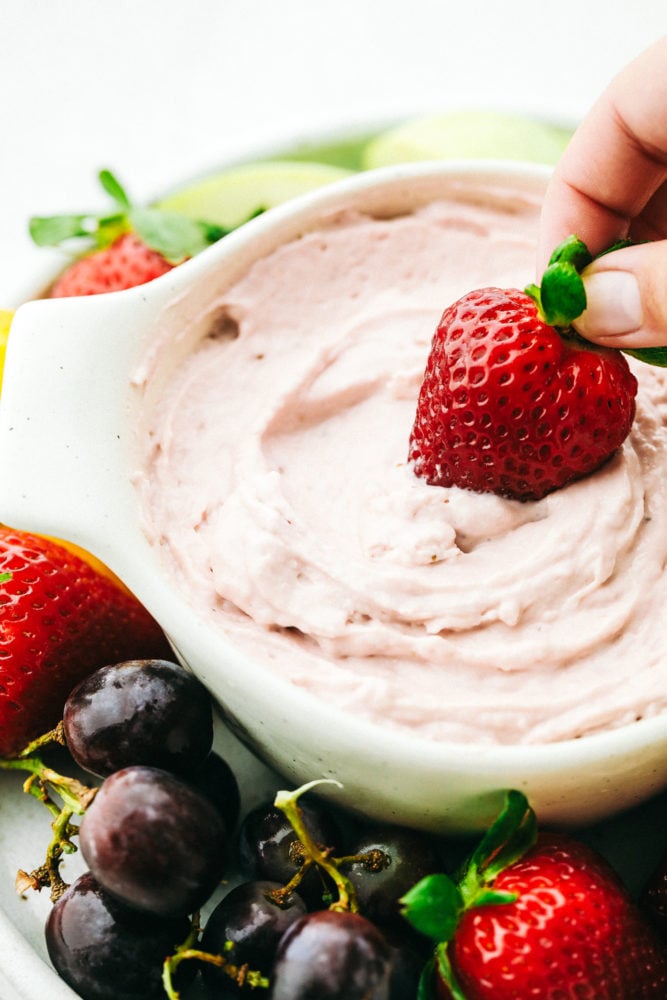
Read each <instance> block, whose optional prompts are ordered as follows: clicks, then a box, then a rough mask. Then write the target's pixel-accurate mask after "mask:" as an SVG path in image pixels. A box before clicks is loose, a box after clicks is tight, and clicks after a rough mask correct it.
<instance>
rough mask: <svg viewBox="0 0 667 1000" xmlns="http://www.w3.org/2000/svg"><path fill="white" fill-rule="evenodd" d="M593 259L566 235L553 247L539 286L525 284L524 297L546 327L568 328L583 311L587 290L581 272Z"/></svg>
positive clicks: (574, 240)
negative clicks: (547, 325)
mask: <svg viewBox="0 0 667 1000" xmlns="http://www.w3.org/2000/svg"><path fill="white" fill-rule="evenodd" d="M592 260H593V257H592V256H591V254H590V251H589V250H588V247H587V246H586V244H585V243H584V242H582V240H580V239H579V237H578V236H568V238H567V239H566V240H563V242H562V243H559V245H558V246H557V247H556V249H555V250H554V252H553V253H552V255H551V257H550V258H549V264H548V267H547V269H546V271H545V272H544V274H543V275H542V282H541V284H540V285H528V287H527V288H526V289H525V292H526V295H530V297H531V299H533V301H534V302H535V304H536V305H537V309H538V312H539V314H540V317H541V319H543V320H544V322H545V323H548V324H549V326H555V327H558V328H559V329H560V328H562V329H567V328H568V327H569V326H571V324H572V323H573V321H574V320H575V319H577V317H578V316H581V314H582V312H583V311H584V309H585V308H586V289H585V288H584V282H583V280H582V278H581V272H582V271H583V269H584V268H585V267H587V266H588V265H589V264H590V263H591V261H592Z"/></svg>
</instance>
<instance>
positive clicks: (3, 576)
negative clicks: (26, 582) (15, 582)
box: [0, 571, 14, 583]
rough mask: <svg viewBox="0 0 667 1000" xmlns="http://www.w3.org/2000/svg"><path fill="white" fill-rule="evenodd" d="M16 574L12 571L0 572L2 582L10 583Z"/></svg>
mask: <svg viewBox="0 0 667 1000" xmlns="http://www.w3.org/2000/svg"><path fill="white" fill-rule="evenodd" d="M13 575H14V574H13V573H11V572H10V571H8V572H6V573H0V583H9V581H10V580H11V578H12V576H13Z"/></svg>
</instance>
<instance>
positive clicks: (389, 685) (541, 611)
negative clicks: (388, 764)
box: [136, 187, 667, 743]
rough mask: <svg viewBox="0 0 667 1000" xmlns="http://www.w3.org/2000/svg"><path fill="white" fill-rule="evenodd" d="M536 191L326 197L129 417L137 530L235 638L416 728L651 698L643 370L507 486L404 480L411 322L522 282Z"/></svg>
mask: <svg viewBox="0 0 667 1000" xmlns="http://www.w3.org/2000/svg"><path fill="white" fill-rule="evenodd" d="M538 215H539V202H538V199H537V198H533V196H532V195H528V194H523V193H522V191H521V189H520V188H519V187H517V188H516V189H515V190H511V191H510V190H508V191H507V192H505V194H504V196H503V197H502V198H493V199H490V201H489V203H488V204H485V203H484V202H483V201H482V202H480V201H479V200H478V199H477V200H475V199H472V200H471V201H470V202H469V203H466V201H465V199H463V201H462V202H458V201H456V200H453V201H451V202H447V201H441V202H435V203H433V204H431V205H429V206H427V207H426V208H424V209H421V210H419V211H417V212H415V213H414V214H412V215H406V216H400V217H397V218H394V219H370V218H367V217H364V216H360V215H356V214H345V215H337V216H335V217H333V218H332V219H331V220H330V223H329V224H327V225H325V226H323V227H322V228H320V229H319V230H318V231H317V232H314V233H311V234H307V235H304V236H303V237H302V238H301V239H299V240H296V241H294V242H292V243H289V244H287V245H286V246H283V247H282V248H280V249H279V250H277V251H276V252H274V253H272V254H271V255H269V256H268V257H266V258H264V259H261V260H259V261H258V262H256V263H255V264H254V265H253V266H252V267H251V268H250V269H249V271H248V272H247V274H246V275H245V277H244V278H243V279H242V280H240V281H238V282H237V283H236V284H235V285H234V287H232V288H230V289H229V291H228V292H227V293H226V295H225V296H224V298H223V299H220V300H219V301H217V302H216V303H215V306H214V308H213V310H212V312H211V316H212V319H211V323H210V324H209V326H210V333H209V335H207V336H204V337H202V338H201V340H200V341H199V342H198V344H197V345H196V346H195V348H194V349H193V351H192V352H191V354H190V355H189V357H188V358H187V359H186V361H185V363H183V364H180V365H179V367H178V371H177V372H176V373H175V374H174V376H173V378H172V381H171V382H170V384H169V387H168V391H167V392H166V393H165V394H163V396H162V398H161V400H160V404H159V407H156V408H155V410H154V412H153V413H152V414H151V415H150V433H149V436H148V443H147V446H146V454H145V465H144V467H143V468H141V469H140V470H138V472H137V476H136V480H137V486H138V489H139V490H140V492H141V494H142V500H143V504H144V512H145V519H146V531H147V533H148V535H149V538H150V539H151V541H152V542H153V543H154V544H155V545H159V546H161V548H162V549H163V553H164V558H165V559H166V560H168V561H169V564H170V566H171V567H172V568H173V577H174V580H175V581H180V583H181V584H182V586H183V587H184V589H185V591H186V593H187V594H188V595H189V598H190V600H191V602H192V604H193V605H194V606H195V607H196V608H197V609H198V611H199V612H200V614H201V615H203V616H205V617H207V618H208V619H209V620H211V621H213V622H215V623H216V625H217V627H219V629H220V630H222V631H223V632H224V633H225V634H226V635H227V636H228V637H229V639H230V640H231V641H232V642H233V643H235V644H236V645H238V646H239V647H240V648H241V649H242V650H243V651H245V652H246V653H247V654H248V656H250V657H253V658H255V659H259V660H260V661H262V662H264V663H265V664H266V665H267V669H269V670H271V671H274V672H278V673H279V674H281V675H282V676H284V677H285V678H288V679H289V680H290V681H291V682H292V683H293V684H295V685H298V686H301V687H303V688H305V689H308V690H309V691H311V692H313V693H314V694H315V695H316V696H318V697H321V698H323V699H326V701H327V702H328V703H330V704H334V705H338V706H340V708H341V710H343V711H345V712H348V713H352V714H356V715H359V716H361V717H364V718H367V719H369V720H372V721H374V722H379V723H381V724H382V725H383V726H387V727H399V728H406V729H408V730H410V731H413V732H414V733H415V734H416V735H419V736H420V737H423V738H427V739H432V740H452V741H464V742H477V743H536V742H549V741H554V740H560V739H565V738H570V737H576V736H581V735H585V734H588V733H593V732H595V731H598V730H601V729H606V728H609V727H614V726H619V725H622V724H625V723H627V722H630V721H633V720H634V719H638V718H641V717H644V716H648V715H654V714H656V713H659V712H662V711H664V710H665V709H666V708H667V680H666V679H667V669H666V668H667V616H666V615H665V614H664V608H665V606H667V573H666V571H665V564H666V562H667V530H666V529H665V525H666V524H667V509H666V508H667V488H666V487H667V453H666V451H667V431H666V429H665V423H666V419H667V380H666V378H665V376H664V375H663V374H662V373H660V372H658V371H657V370H653V369H649V368H648V367H645V366H639V365H635V366H634V370H635V373H636V374H637V376H638V379H639V394H638V399H637V406H638V412H637V417H636V420H635V425H634V428H633V431H632V434H631V436H630V438H629V439H628V440H627V441H626V443H625V445H624V446H623V448H622V449H621V451H620V452H619V453H617V454H616V455H615V456H614V457H613V458H612V460H611V461H609V462H608V463H607V464H606V465H605V466H604V467H603V468H601V469H600V470H598V471H597V472H596V473H595V474H594V475H592V476H589V477H588V478H586V479H584V480H581V481H579V482H577V483H574V484H572V485H570V486H568V487H566V488H565V489H563V490H561V491H559V492H557V493H553V494H551V495H549V496H547V497H546V498H544V499H543V500H541V501H538V502H532V503H531V502H529V503H519V502H517V501H512V500H506V499H502V498H499V497H496V496H493V495H481V494H479V495H478V494H475V493H472V492H469V491H463V490H459V489H456V488H453V489H443V488H440V487H433V486H429V485H427V484H426V483H425V482H423V481H421V480H419V479H417V478H416V477H415V475H414V474H413V472H412V470H411V468H410V467H409V465H408V464H407V462H406V455H407V449H408V438H409V434H410V430H411V427H412V422H413V419H414V414H415V407H416V400H417V396H418V393H419V386H420V382H421V377H422V374H423V371H424V366H425V364H426V359H427V356H428V352H429V346H430V341H431V337H432V335H433V332H434V330H435V327H436V324H437V322H438V320H439V318H440V315H441V313H442V312H443V310H444V308H445V307H446V306H447V305H449V304H450V303H451V302H452V301H454V300H455V299H456V298H458V297H459V296H460V295H462V294H464V293H465V292H467V291H469V290H470V289H472V288H475V287H482V286H485V285H498V286H500V287H511V286H516V287H523V286H524V285H525V284H527V283H528V282H529V281H530V280H532V278H533V269H534V259H535V246H534V239H535V235H536V230H537V220H538Z"/></svg>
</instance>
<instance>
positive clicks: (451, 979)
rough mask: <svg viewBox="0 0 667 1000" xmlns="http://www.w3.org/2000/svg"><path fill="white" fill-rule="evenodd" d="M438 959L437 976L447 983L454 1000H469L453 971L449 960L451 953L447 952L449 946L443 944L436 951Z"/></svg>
mask: <svg viewBox="0 0 667 1000" xmlns="http://www.w3.org/2000/svg"><path fill="white" fill-rule="evenodd" d="M435 959H436V974H437V975H439V976H440V978H441V979H442V980H443V981H444V982H445V983H447V986H448V988H449V992H450V993H451V994H452V998H453V1000H467V998H466V995H465V993H464V992H463V990H462V989H461V987H460V986H459V983H458V980H457V979H456V976H455V975H454V970H453V969H452V963H451V962H450V960H449V952H448V951H447V945H446V944H441V945H438V947H437V948H436V950H435Z"/></svg>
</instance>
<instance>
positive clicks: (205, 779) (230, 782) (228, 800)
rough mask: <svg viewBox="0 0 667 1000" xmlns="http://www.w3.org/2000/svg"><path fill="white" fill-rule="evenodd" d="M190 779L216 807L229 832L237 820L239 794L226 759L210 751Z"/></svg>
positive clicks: (239, 808)
mask: <svg viewBox="0 0 667 1000" xmlns="http://www.w3.org/2000/svg"><path fill="white" fill-rule="evenodd" d="M190 781H191V783H192V784H193V785H194V787H195V788H196V789H197V790H198V791H200V792H201V793H202V794H203V795H205V796H206V798H207V799H209V801H210V802H212V803H213V805H214V806H215V807H216V808H217V810H218V811H219V813H220V815H221V816H222V818H223V819H224V821H225V826H226V827H227V831H228V832H229V833H231V832H232V831H233V830H234V829H235V828H236V824H237V823H238V821H239V813H240V811H241V794H240V792H239V786H238V782H237V780H236V777H235V776H234V772H233V771H232V769H231V767H230V766H229V764H228V763H227V761H226V760H223V759H222V757H220V755H219V754H217V753H215V751H212V752H211V753H210V754H209V755H208V757H207V758H206V760H205V761H204V763H203V764H201V765H200V766H199V767H198V768H197V770H196V771H195V772H194V773H193V774H192V775H191V776H190Z"/></svg>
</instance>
